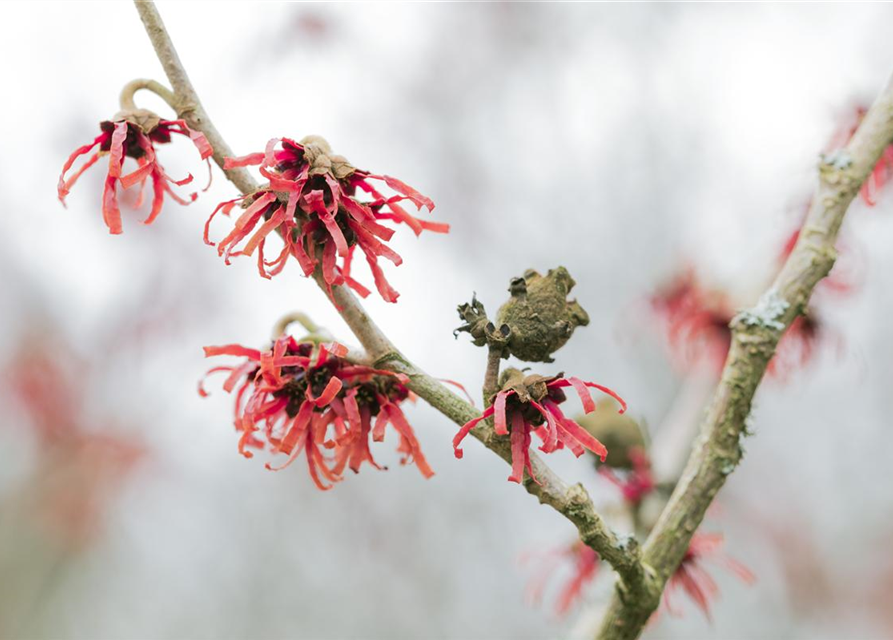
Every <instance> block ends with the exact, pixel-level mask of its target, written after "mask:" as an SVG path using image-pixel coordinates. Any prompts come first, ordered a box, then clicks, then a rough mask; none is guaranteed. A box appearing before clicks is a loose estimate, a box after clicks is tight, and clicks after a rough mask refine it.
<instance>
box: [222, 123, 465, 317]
mask: <svg viewBox="0 0 893 640" xmlns="http://www.w3.org/2000/svg"><path fill="white" fill-rule="evenodd" d="M277 145H278V147H279V148H278V149H277ZM248 165H260V172H261V174H262V175H263V176H264V177H266V178H267V179H268V180H269V181H270V184H269V186H268V187H266V188H264V189H261V190H260V191H258V192H257V193H254V194H251V196H248V197H246V198H237V199H236V200H231V201H229V202H224V203H221V205H220V206H218V207H217V209H215V210H214V212H213V213H212V214H211V217H210V218H209V219H208V224H206V225H205V242H206V243H207V244H210V245H213V244H214V243H212V242H211V241H210V240H209V239H208V229H209V226H210V223H211V220H212V219H213V218H214V216H215V215H216V214H217V212H218V211H223V213H224V214H227V215H228V214H229V213H230V212H231V211H232V209H233V208H234V207H235V205H236V203H238V202H240V201H241V202H242V203H243V206H244V207H245V212H244V213H243V214H242V215H241V216H240V217H239V219H238V220H237V221H236V223H235V227H234V228H233V230H232V232H230V234H229V235H227V236H226V237H225V238H224V239H223V240H221V241H220V244H219V245H218V247H217V252H218V253H219V254H220V255H221V256H224V257H225V258H226V260H227V263H229V258H230V257H231V256H237V255H248V256H250V255H252V254H253V253H254V252H255V251H257V252H258V263H257V265H258V271H259V272H260V274H261V276H263V277H264V278H269V277H271V276H273V275H276V274H278V273H279V272H280V271H282V269H283V268H284V266H285V262H286V261H287V259H288V256H289V255H291V256H293V257H294V258H295V259H296V260H297V261H298V263H299V264H300V266H301V269H302V270H303V272H304V275H305V276H310V275H312V274H313V273H314V271H315V270H316V267H317V265H321V267H322V276H323V279H324V281H325V283H326V285H327V286H328V288H329V291H330V293H331V287H332V286H334V285H347V286H349V287H350V288H352V289H353V290H354V291H356V292H357V293H358V294H359V295H360V296H362V297H366V296H367V295H369V290H368V289H367V288H366V287H364V286H363V285H361V284H360V283H359V282H357V281H356V280H354V279H353V278H352V277H351V262H352V260H353V256H354V251H355V249H356V248H357V247H359V248H360V250H361V251H362V252H363V254H364V255H365V257H366V262H367V263H368V265H369V268H370V270H371V271H372V276H373V278H374V280H375V286H376V288H377V289H378V292H379V293H380V294H381V297H382V298H384V299H385V300H386V301H388V302H396V301H397V297H398V296H399V293H397V291H395V290H394V289H393V288H392V287H391V286H390V284H389V283H388V281H387V279H386V278H385V276H384V272H383V271H382V269H381V266H380V265H379V264H378V259H379V258H385V259H387V260H390V261H391V262H393V263H394V264H395V265H400V264H401V262H402V261H403V260H402V258H401V257H400V256H399V255H398V254H397V253H396V252H395V251H393V250H392V249H391V248H390V247H388V246H387V244H385V243H386V242H387V241H388V240H390V239H391V237H392V236H393V234H394V231H393V229H390V228H388V227H386V226H383V225H382V224H380V222H381V221H389V222H395V223H405V224H406V225H408V226H409V227H410V228H411V229H412V230H413V231H415V233H416V235H418V234H420V233H421V232H422V231H424V230H427V231H434V232H437V233H446V232H448V231H449V225H447V224H443V223H435V222H429V221H426V220H421V219H419V218H416V217H414V216H412V215H410V214H409V213H408V212H407V211H406V210H405V209H404V208H403V206H402V205H401V204H400V203H402V202H403V201H404V200H408V201H409V202H411V203H412V204H414V205H415V206H416V207H417V208H419V209H421V208H422V207H426V208H427V209H428V211H431V210H433V209H434V203H433V202H432V201H431V200H430V199H429V198H426V197H425V196H423V195H422V194H420V193H419V192H418V191H416V190H415V189H413V188H412V187H409V186H408V185H406V184H404V183H403V182H401V181H399V180H397V179H396V178H391V177H389V176H378V175H374V174H371V173H369V172H367V171H361V170H359V169H356V168H354V167H353V166H351V165H350V164H349V163H348V162H347V160H345V159H344V158H343V157H342V156H336V155H332V152H331V149H330V148H329V145H328V143H327V142H326V141H325V140H323V139H322V138H320V137H319V136H308V137H306V138H304V139H303V140H301V142H300V143H298V142H295V141H293V140H290V139H288V138H281V139H280V138H274V139H272V140H270V141H269V142H268V143H267V149H266V151H265V152H264V153H253V154H250V155H247V156H244V157H241V158H227V159H226V165H225V166H226V168H232V167H244V166H248ZM374 180H379V181H383V182H384V183H385V185H387V186H388V187H389V188H390V189H392V190H393V191H395V192H397V195H394V196H391V197H387V198H386V197H385V196H383V195H382V194H381V193H379V191H378V190H377V189H376V188H375V187H374V186H373V184H372V181H374ZM357 189H359V190H360V191H363V192H365V193H367V194H369V195H370V196H371V197H372V200H371V201H369V202H361V201H360V200H358V199H357V197H356V194H357ZM277 194H284V195H287V200H286V202H285V203H283V202H280V200H279V199H278V195H277ZM262 220H263V223H262V224H260V223H261V221H262ZM258 225H259V226H258ZM274 230H275V231H278V232H279V234H280V235H281V236H282V238H283V240H284V242H285V244H284V246H283V248H282V251H281V252H280V253H279V255H278V257H277V258H276V259H275V260H272V261H266V260H265V259H264V255H263V253H264V244H265V242H266V237H267V236H268V235H269V234H270V233H271V232H272V231H274ZM252 232H253V235H251V234H252ZM249 235H251V237H250V238H249V239H248V241H247V242H246V243H245V244H244V245H243V246H241V248H238V249H237V247H238V246H239V244H240V243H241V242H242V241H243V240H245V239H246V238H248V237H249ZM268 267H269V268H270V269H269V270H268Z"/></svg>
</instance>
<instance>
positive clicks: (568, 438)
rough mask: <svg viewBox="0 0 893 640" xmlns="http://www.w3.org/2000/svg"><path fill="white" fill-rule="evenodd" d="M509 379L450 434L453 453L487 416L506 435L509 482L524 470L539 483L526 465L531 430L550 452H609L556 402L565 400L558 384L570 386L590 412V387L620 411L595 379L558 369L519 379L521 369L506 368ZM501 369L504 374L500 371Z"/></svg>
mask: <svg viewBox="0 0 893 640" xmlns="http://www.w3.org/2000/svg"><path fill="white" fill-rule="evenodd" d="M505 374H508V380H507V382H506V383H505V384H504V385H503V389H502V390H501V391H499V392H498V393H496V395H495V396H494V399H493V404H492V405H491V406H490V407H488V408H487V409H486V410H485V411H484V413H483V414H481V415H480V416H478V417H477V418H474V419H473V420H470V421H468V422H466V423H465V424H464V425H463V426H462V427H461V428H460V429H459V432H458V433H457V434H456V436H455V437H454V438H453V450H454V453H455V455H456V457H457V458H461V457H462V455H463V451H462V449H460V448H459V445H460V444H461V443H462V440H464V439H465V437H466V436H467V435H468V434H469V433H470V432H471V430H472V429H474V428H475V427H476V426H477V425H478V423H480V422H481V420H485V419H487V418H490V417H492V418H493V419H494V427H495V432H496V434H497V435H503V436H504V435H510V436H511V446H512V473H511V475H510V476H509V477H508V479H509V481H510V482H517V483H519V484H520V483H521V481H522V479H523V476H524V470H525V469H526V470H527V473H528V474H529V475H530V477H531V478H532V479H533V480H534V481H536V482H538V480H537V479H536V475H535V474H534V472H533V467H532V466H531V464H530V445H531V442H532V437H531V434H536V436H537V437H538V438H539V439H540V440H542V443H543V444H542V445H541V446H540V451H542V452H543V453H552V452H554V451H557V450H559V449H563V448H565V447H567V448H568V449H570V450H571V451H572V452H573V454H574V455H575V456H577V457H578V458H579V457H580V456H581V455H583V453H584V452H585V451H586V450H587V449H588V450H589V451H592V452H593V453H594V454H595V455H597V456H599V457H600V458H601V459H602V460H604V459H605V457H606V456H607V455H608V450H607V449H605V447H604V445H602V443H601V442H599V441H598V440H597V439H596V438H595V437H593V436H592V435H591V434H590V433H589V432H588V431H586V429H584V428H583V427H581V426H580V425H579V424H577V423H576V422H574V421H573V420H571V419H570V418H568V417H567V416H565V415H564V413H562V411H561V408H560V407H559V406H558V405H559V404H561V403H562V402H564V401H565V400H566V399H567V396H566V395H565V393H564V391H563V389H565V388H567V387H573V388H574V391H576V392H577V395H579V396H580V400H581V402H582V403H583V410H584V411H585V412H586V413H591V412H592V411H595V402H594V401H593V399H592V395H591V394H590V392H589V388H590V387H591V388H593V389H598V390H599V391H602V392H604V393H607V394H608V395H610V396H612V397H614V398H615V399H616V400H617V401H618V402H620V405H621V410H620V412H621V413H623V412H624V411H626V403H625V402H624V401H623V399H622V398H621V397H620V396H618V395H617V394H616V393H614V392H613V391H612V390H610V389H608V388H607V387H604V386H602V385H599V384H595V383H594V382H586V381H584V380H581V379H579V378H574V377H570V378H564V377H562V376H561V374H559V375H557V376H552V377H549V378H547V377H543V376H538V375H530V376H526V377H523V378H522V374H521V372H520V371H517V370H513V369H508V370H507V371H506V372H505ZM505 374H504V375H505Z"/></svg>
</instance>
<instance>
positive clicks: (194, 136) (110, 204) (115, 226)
mask: <svg viewBox="0 0 893 640" xmlns="http://www.w3.org/2000/svg"><path fill="white" fill-rule="evenodd" d="M99 126H100V128H101V129H102V133H100V134H99V135H98V136H97V137H96V139H94V140H93V142H91V143H90V144H86V145H84V146H82V147H79V148H77V149H75V151H74V153H72V154H71V155H70V156H69V157H68V160H67V161H66V162H65V166H63V167H62V174H61V175H60V176H59V185H58V192H59V200H60V201H61V202H62V204H65V197H66V196H67V195H68V193H69V191H70V190H71V187H72V186H73V185H74V183H75V182H77V179H78V178H80V176H81V174H82V173H84V171H86V170H87V169H89V168H90V167H91V166H93V165H94V164H96V162H97V161H98V160H99V158H100V157H101V156H103V155H105V154H108V156H109V170H108V174H107V175H106V179H105V190H104V191H103V194H102V217H103V220H105V224H106V226H108V228H109V231H110V232H111V233H115V234H117V233H121V232H122V226H121V210H120V209H119V208H118V194H117V187H118V183H120V184H121V186H122V187H123V188H125V189H129V188H130V187H132V186H133V185H135V184H137V183H140V185H141V189H142V188H143V187H145V184H146V180H148V179H149V178H151V179H152V193H153V198H154V200H153V202H152V211H151V212H150V213H149V217H148V218H146V220H145V224H151V223H152V221H153V220H155V218H157V217H158V214H159V213H160V212H161V207H162V205H163V204H164V194H165V193H168V194H170V197H171V198H173V199H174V200H175V201H177V202H179V203H180V204H184V205H185V204H189V202H191V201H194V200H195V198H196V194H195V193H193V194H192V195H191V196H190V200H189V201H186V200H184V199H183V198H181V197H179V196H178V195H177V194H176V193H174V192H173V190H172V189H171V183H174V184H175V185H177V186H182V185H185V184H188V183H190V182H192V176H191V175H188V176H187V177H186V178H185V179H183V180H174V179H173V178H171V177H170V176H168V175H167V174H166V173H165V172H164V168H163V167H162V166H161V163H159V162H158V159H157V157H156V155H155V145H156V144H162V143H167V142H170V141H171V135H172V134H175V133H176V134H179V135H183V136H188V137H189V138H190V139H191V140H192V142H193V144H195V146H196V148H197V149H198V150H199V153H200V154H201V157H202V159H203V160H207V159H208V158H209V157H210V156H211V154H212V149H211V145H210V144H209V143H208V140H207V139H206V138H205V136H204V134H202V133H199V132H197V131H192V130H191V129H190V128H189V127H187V126H186V123H185V122H184V121H183V120H162V119H161V118H159V117H158V116H156V115H155V114H153V113H151V112H147V111H145V110H136V111H129V112H126V113H122V114H119V117H118V118H117V119H116V120H115V121H109V120H106V121H104V122H102V123H100V125H99ZM97 146H98V147H99V149H98V150H97V151H96V152H95V153H94V154H93V155H92V156H90V158H89V159H88V160H87V161H86V162H85V163H84V164H83V165H81V167H80V169H78V170H77V171H76V172H75V173H74V175H72V176H71V177H69V178H68V179H66V178H65V174H66V173H67V172H68V171H69V169H71V167H72V165H74V163H75V160H77V158H78V157H79V156H82V155H85V154H87V153H90V152H91V151H92V150H93V149H94V148H95V147H97ZM125 157H130V158H133V159H135V160H136V161H137V164H138V165H139V167H138V168H137V169H136V170H134V171H133V172H131V173H128V174H124V171H123V167H124V158H125ZM209 162H210V161H209ZM208 167H209V171H210V164H209V165H208ZM139 200H140V202H142V191H140V199H139Z"/></svg>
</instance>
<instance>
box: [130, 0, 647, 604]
mask: <svg viewBox="0 0 893 640" xmlns="http://www.w3.org/2000/svg"><path fill="white" fill-rule="evenodd" d="M134 3H135V4H136V8H137V11H138V12H139V14H140V18H141V19H142V21H143V25H144V26H145V28H146V33H148V35H149V39H150V40H151V41H152V45H153V47H154V48H155V53H156V54H157V55H158V59H159V60H160V62H161V65H162V66H163V67H164V71H165V74H166V75H167V77H168V80H169V81H170V83H171V86H172V87H173V90H174V93H175V94H176V98H177V102H176V104H177V107H176V110H177V113H178V115H179V116H180V117H181V118H183V119H184V120H186V122H187V124H188V125H189V126H190V128H192V129H195V130H197V131H201V132H202V133H204V134H205V136H206V137H207V139H208V141H209V142H210V143H211V146H212V147H213V149H214V160H215V162H217V164H218V166H220V167H221V169H222V168H223V166H224V158H225V157H229V156H232V155H233V153H232V151H231V150H230V148H229V146H228V145H227V144H226V141H225V140H224V139H223V137H222V136H221V135H220V132H218V131H217V129H216V127H215V126H214V124H213V123H212V122H211V119H210V118H209V117H208V114H207V112H205V110H204V108H203V107H202V105H201V101H200V100H199V97H198V94H197V93H196V91H195V88H194V87H193V86H192V83H191V82H190V80H189V77H188V76H187V74H186V70H185V69H184V68H183V65H182V63H181V62H180V59H179V57H178V56H177V52H176V50H175V49H174V45H173V42H171V39H170V36H169V35H168V33H167V31H166V29H165V27H164V23H163V22H162V20H161V16H160V15H159V13H158V9H157V8H156V7H155V4H154V3H153V2H149V1H144V0H135V2H134ZM224 172H225V173H226V177H227V178H228V179H229V180H230V181H231V182H232V183H233V184H234V185H235V186H236V188H238V189H239V191H241V192H242V193H243V194H248V193H251V192H253V191H255V190H256V189H257V183H256V182H255V181H254V179H253V178H252V177H251V175H250V174H249V173H248V172H247V171H246V170H245V169H243V168H239V169H231V170H228V171H224ZM317 283H318V284H320V286H323V288H325V287H324V283H322V282H321V279H320V278H319V277H317ZM332 295H333V298H334V303H335V306H336V307H337V308H338V311H339V313H340V314H341V317H342V318H343V319H344V321H345V322H346V323H347V325H348V327H350V329H351V331H353V333H354V335H355V336H356V337H357V339H358V340H359V341H360V343H361V344H362V346H363V348H364V349H365V350H366V352H367V354H368V356H369V358H370V359H371V360H372V361H373V362H374V363H375V365H376V366H377V367H379V368H383V369H388V370H391V371H394V372H398V373H404V374H406V375H407V376H409V379H410V383H409V387H410V389H412V391H414V392H415V393H416V394H418V395H419V396H420V397H421V398H423V399H424V400H425V401H426V402H428V403H429V404H430V405H431V406H433V407H434V408H435V409H437V410H438V411H440V412H441V413H443V414H444V415H445V416H447V417H448V418H450V419H451V420H452V421H453V422H455V423H456V424H459V425H462V424H465V423H466V422H468V421H469V420H471V419H473V418H475V417H477V416H479V415H480V412H478V410H477V409H475V408H474V407H473V406H472V405H471V404H469V403H467V402H465V401H464V400H462V399H461V398H459V397H458V396H456V395H455V394H454V393H452V392H451V391H449V390H448V389H447V388H446V387H444V386H443V385H442V384H440V383H439V382H438V381H437V380H436V379H434V378H432V377H431V376H429V375H427V374H426V373H424V372H423V371H421V370H420V369H418V368H417V367H416V366H415V365H413V364H412V363H411V362H409V361H408V360H407V359H406V358H405V357H404V356H403V355H402V354H401V353H400V352H399V351H398V350H397V348H396V347H395V346H394V345H393V343H392V342H391V341H390V340H389V339H388V338H387V336H386V335H385V334H384V333H383V332H382V331H381V329H379V328H378V326H377V325H376V324H375V323H374V322H373V321H372V319H371V318H370V317H369V316H368V314H367V313H366V311H365V309H363V307H362V305H360V303H359V301H358V300H357V299H356V297H355V296H354V295H353V294H352V293H351V292H350V291H348V290H347V289H346V288H344V287H338V286H336V287H333V290H332ZM472 435H474V437H475V438H477V439H478V440H480V441H481V442H483V443H484V445H485V446H486V447H488V448H489V449H491V450H493V451H494V452H496V453H497V454H498V455H499V456H500V457H501V458H502V459H503V460H505V461H506V462H508V463H509V464H511V459H512V454H511V447H510V445H509V440H508V438H506V437H501V436H497V435H496V434H495V433H494V432H493V427H492V425H489V424H485V423H482V424H481V425H480V426H479V427H478V428H477V429H475V430H474V431H472ZM530 462H531V465H532V467H533V469H534V473H535V474H536V476H537V479H538V480H539V484H537V483H535V482H533V481H532V480H531V479H530V478H527V479H526V480H525V482H524V485H525V487H526V488H527V491H528V492H529V493H531V494H532V495H534V496H536V497H537V498H539V501H540V502H541V503H542V504H547V505H549V506H551V507H552V508H553V509H555V510H556V511H558V512H559V513H561V514H562V515H564V516H565V517H566V518H567V519H568V520H570V521H571V522H572V523H573V524H574V526H576V527H577V529H578V531H579V533H580V537H581V539H582V540H583V542H584V543H585V544H587V545H589V546H590V547H592V548H593V549H594V550H595V551H596V552H598V553H599V554H600V555H601V557H602V558H604V559H605V560H606V561H607V562H609V563H610V564H611V565H612V566H613V567H614V568H615V569H616V570H617V572H618V574H619V575H620V577H621V579H622V583H623V585H624V589H625V590H628V591H636V590H638V589H639V588H640V586H641V585H642V584H644V582H645V581H644V579H643V576H644V575H645V568H644V567H643V565H642V563H641V562H640V551H639V547H638V545H637V543H636V542H635V540H634V539H621V538H618V537H617V535H616V534H614V532H612V531H611V530H610V529H608V527H607V526H606V525H605V523H604V521H603V520H602V519H601V517H600V516H599V515H598V513H596V511H595V507H594V505H593V504H592V500H591V499H590V498H589V495H588V494H587V493H586V490H585V489H584V488H583V486H582V485H580V484H576V485H573V486H568V485H567V484H566V483H565V482H564V481H563V480H562V479H561V478H559V477H558V476H557V475H556V474H555V473H554V472H553V471H552V470H551V469H550V468H549V467H548V466H547V465H546V464H545V463H543V462H542V460H540V459H539V457H538V456H537V455H536V454H534V453H531V454H530Z"/></svg>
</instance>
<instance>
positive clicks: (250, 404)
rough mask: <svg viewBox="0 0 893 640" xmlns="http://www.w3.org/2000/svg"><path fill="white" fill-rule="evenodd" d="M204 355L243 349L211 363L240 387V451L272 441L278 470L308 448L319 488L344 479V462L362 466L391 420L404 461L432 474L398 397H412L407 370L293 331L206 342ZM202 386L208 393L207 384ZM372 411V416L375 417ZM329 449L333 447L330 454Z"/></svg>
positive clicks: (228, 383)
mask: <svg viewBox="0 0 893 640" xmlns="http://www.w3.org/2000/svg"><path fill="white" fill-rule="evenodd" d="M205 355H206V356H208V357H210V356H218V355H227V356H241V357H244V358H246V359H245V361H244V362H243V363H242V364H240V365H235V366H220V367H214V368H213V369H211V370H210V371H208V374H211V373H217V372H227V373H228V374H229V375H228V377H227V379H226V381H225V382H224V383H223V388H224V390H225V391H227V392H230V393H232V391H233V390H236V403H235V412H234V413H235V426H236V430H237V431H238V432H239V433H240V435H241V437H240V439H239V451H240V452H241V453H242V455H244V456H245V457H246V458H251V457H252V456H253V455H254V454H253V453H252V452H251V449H269V450H270V451H272V452H273V453H275V454H278V453H281V454H285V455H286V456H287V458H286V460H285V461H284V462H283V463H282V464H281V465H279V466H277V467H273V466H272V465H271V464H270V463H267V465H266V466H267V468H268V469H271V470H274V471H278V470H279V469H283V468H285V467H287V466H288V465H289V464H291V463H292V461H294V459H295V458H297V457H298V455H300V453H301V452H302V451H304V452H305V457H306V459H307V466H308V468H309V471H310V476H311V478H313V481H314V483H315V484H316V486H317V487H319V488H320V489H322V490H327V489H330V488H331V484H329V485H327V484H326V483H325V481H327V482H329V483H335V482H338V481H340V480H341V474H342V473H343V471H344V469H345V467H349V468H350V469H351V470H352V471H354V472H359V470H360V466H361V465H362V464H363V463H364V462H368V463H369V464H371V465H372V466H373V467H375V468H376V469H381V468H382V467H381V466H379V465H378V464H377V463H376V462H375V460H374V459H373V457H372V453H371V451H370V449H369V438H370V436H371V438H372V440H373V441H375V442H380V441H382V440H383V439H384V436H385V428H386V427H387V425H388V424H390V425H391V426H393V427H394V429H395V430H396V431H397V432H398V434H399V435H400V445H399V447H398V449H397V450H398V451H399V452H400V453H402V454H404V457H403V460H402V462H403V463H404V464H406V463H408V462H414V463H415V465H416V466H417V467H418V469H419V471H420V472H421V473H422V475H424V476H425V477H426V478H428V477H431V476H432V475H434V472H433V471H432V470H431V467H430V466H429V465H428V462H427V461H426V460H425V456H424V455H423V453H422V450H421V447H420V446H419V443H418V440H417V439H416V436H415V432H414V431H413V429H412V427H411V426H410V425H409V423H408V422H407V421H406V417H405V416H404V414H403V411H402V410H401V409H400V403H402V402H403V401H404V400H406V399H407V398H409V397H410V392H409V390H408V389H407V387H406V384H407V383H408V379H407V378H406V376H404V375H403V374H395V373H391V372H389V371H382V370H378V369H373V368H371V367H365V366H359V365H354V364H351V363H350V362H349V361H347V360H346V359H345V357H344V356H346V355H347V349H346V348H345V347H344V346H342V345H340V344H337V343H327V344H319V345H316V344H314V343H312V342H298V341H297V340H295V339H294V338H293V337H291V336H282V337H280V338H279V339H277V340H276V341H275V342H274V344H273V346H272V347H271V348H270V349H269V350H268V351H259V350H257V349H249V348H246V347H242V346H239V345H226V346H220V347H205ZM199 393H200V394H201V395H202V396H205V395H207V394H206V392H205V391H204V389H203V387H202V385H201V384H200V385H199ZM373 419H374V421H373ZM326 452H331V455H326Z"/></svg>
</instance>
